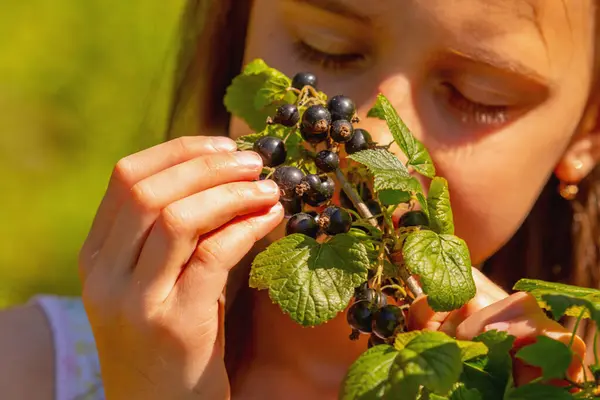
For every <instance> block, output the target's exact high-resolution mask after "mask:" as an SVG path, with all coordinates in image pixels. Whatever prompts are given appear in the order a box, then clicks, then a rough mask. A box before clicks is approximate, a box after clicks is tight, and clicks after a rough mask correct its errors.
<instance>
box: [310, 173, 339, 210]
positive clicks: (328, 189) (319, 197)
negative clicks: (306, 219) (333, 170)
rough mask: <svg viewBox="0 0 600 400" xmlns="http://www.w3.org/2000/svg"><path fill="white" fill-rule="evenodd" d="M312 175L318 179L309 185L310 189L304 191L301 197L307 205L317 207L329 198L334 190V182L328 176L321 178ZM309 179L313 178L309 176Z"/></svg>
mask: <svg viewBox="0 0 600 400" xmlns="http://www.w3.org/2000/svg"><path fill="white" fill-rule="evenodd" d="M308 176H310V175H307V177H308ZM314 176H316V177H317V178H318V179H319V182H318V184H317V183H316V182H314V183H313V184H312V185H310V189H309V190H308V191H307V192H306V193H304V197H303V199H304V201H305V202H306V204H308V205H309V206H313V207H318V206H320V205H322V204H323V203H325V202H327V201H329V200H331V198H332V197H333V193H334V191H335V182H334V181H333V179H331V178H330V177H326V178H324V179H321V177H319V176H318V175H314ZM311 180H314V178H311Z"/></svg>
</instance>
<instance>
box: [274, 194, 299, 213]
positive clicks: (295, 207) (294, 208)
mask: <svg viewBox="0 0 600 400" xmlns="http://www.w3.org/2000/svg"><path fill="white" fill-rule="evenodd" d="M279 202H280V203H281V205H282V206H283V211H284V213H285V217H286V218H290V217H291V216H293V215H295V214H298V213H299V212H302V199H301V198H300V197H293V198H291V199H283V198H281V199H279Z"/></svg>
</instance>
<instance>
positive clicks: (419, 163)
mask: <svg viewBox="0 0 600 400" xmlns="http://www.w3.org/2000/svg"><path fill="white" fill-rule="evenodd" d="M367 116H368V117H374V118H379V119H383V120H385V122H386V123H387V125H388V128H389V129H390V132H391V134H392V136H393V137H394V141H395V142H396V143H397V144H398V146H400V149H401V150H402V151H403V152H404V154H406V156H407V157H408V164H409V165H411V166H412V167H413V168H414V169H415V171H417V172H418V173H420V174H421V175H424V176H426V177H428V178H433V177H434V176H435V167H434V166H433V161H431V156H430V155H429V152H428V151H427V149H426V148H425V146H423V143H421V142H420V141H418V140H417V139H416V138H415V137H414V136H413V134H412V133H411V132H410V130H409V129H408V127H407V126H406V124H404V121H402V119H401V118H400V116H399V115H398V113H397V112H396V110H395V109H394V107H393V106H392V104H391V103H390V101H389V100H388V99H387V98H386V97H385V96H384V95H383V94H379V95H378V96H377V102H376V103H375V106H374V107H373V108H372V109H371V110H370V111H369V113H368V114H367Z"/></svg>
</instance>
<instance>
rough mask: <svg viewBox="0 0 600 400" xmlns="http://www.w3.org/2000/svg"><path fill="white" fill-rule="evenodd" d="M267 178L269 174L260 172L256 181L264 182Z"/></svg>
mask: <svg viewBox="0 0 600 400" xmlns="http://www.w3.org/2000/svg"><path fill="white" fill-rule="evenodd" d="M267 176H269V174H268V173H267V172H261V173H260V175H259V176H258V180H259V181H264V180H265V179H267Z"/></svg>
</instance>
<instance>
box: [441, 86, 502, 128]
mask: <svg viewBox="0 0 600 400" xmlns="http://www.w3.org/2000/svg"><path fill="white" fill-rule="evenodd" d="M443 86H444V87H445V88H446V90H447V93H448V96H447V101H448V104H449V105H450V106H451V107H453V108H454V109H455V110H457V111H459V112H460V113H461V114H462V120H463V122H465V123H475V124H479V125H492V126H493V125H502V124H505V123H506V122H507V121H508V115H507V114H508V107H507V106H496V105H489V104H482V103H478V102H475V101H473V100H470V99H468V98H467V97H465V96H464V95H463V94H462V93H461V92H460V91H459V90H458V89H456V88H455V87H454V86H452V85H451V84H450V83H444V84H443Z"/></svg>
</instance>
